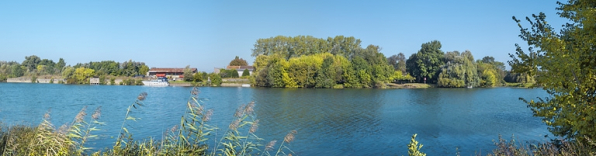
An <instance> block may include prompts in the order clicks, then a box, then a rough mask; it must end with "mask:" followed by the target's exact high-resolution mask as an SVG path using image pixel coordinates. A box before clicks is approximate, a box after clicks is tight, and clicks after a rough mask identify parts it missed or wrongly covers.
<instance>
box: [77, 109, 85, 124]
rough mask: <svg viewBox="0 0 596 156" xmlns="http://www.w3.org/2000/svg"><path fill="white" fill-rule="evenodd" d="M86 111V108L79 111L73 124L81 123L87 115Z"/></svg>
mask: <svg viewBox="0 0 596 156" xmlns="http://www.w3.org/2000/svg"><path fill="white" fill-rule="evenodd" d="M86 111H87V106H85V107H83V109H81V111H79V113H78V114H77V116H76V117H75V122H82V121H83V119H85V116H86V115H87V112H86Z"/></svg>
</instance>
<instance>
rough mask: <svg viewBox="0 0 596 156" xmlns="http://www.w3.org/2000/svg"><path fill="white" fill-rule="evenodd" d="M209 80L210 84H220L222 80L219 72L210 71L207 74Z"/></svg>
mask: <svg viewBox="0 0 596 156" xmlns="http://www.w3.org/2000/svg"><path fill="white" fill-rule="evenodd" d="M209 80H211V84H210V85H211V86H221V83H222V80H221V77H220V76H219V74H215V73H211V74H209Z"/></svg>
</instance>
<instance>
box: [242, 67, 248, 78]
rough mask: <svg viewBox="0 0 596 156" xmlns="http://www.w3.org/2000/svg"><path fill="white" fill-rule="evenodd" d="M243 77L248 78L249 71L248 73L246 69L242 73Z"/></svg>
mask: <svg viewBox="0 0 596 156" xmlns="http://www.w3.org/2000/svg"><path fill="white" fill-rule="evenodd" d="M245 76H250V71H248V69H244V71H242V77H245Z"/></svg>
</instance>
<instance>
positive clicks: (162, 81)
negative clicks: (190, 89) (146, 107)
mask: <svg viewBox="0 0 596 156" xmlns="http://www.w3.org/2000/svg"><path fill="white" fill-rule="evenodd" d="M143 85H145V86H155V87H167V86H170V83H169V82H168V78H165V77H160V78H157V80H151V81H143Z"/></svg>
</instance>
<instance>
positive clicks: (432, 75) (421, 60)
mask: <svg viewBox="0 0 596 156" xmlns="http://www.w3.org/2000/svg"><path fill="white" fill-rule="evenodd" d="M443 56H444V53H443V51H441V42H439V41H437V40H434V41H431V42H427V43H424V44H422V46H421V48H420V50H419V51H418V53H416V60H414V61H415V66H416V68H417V70H419V73H412V74H419V75H413V76H415V77H417V78H419V79H418V81H420V82H422V81H424V78H426V82H430V83H434V82H436V80H437V76H438V74H439V72H440V70H441V66H442V65H443V64H444V62H443Z"/></svg>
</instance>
